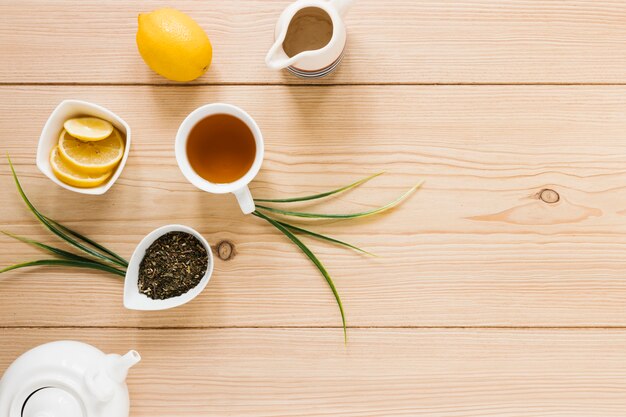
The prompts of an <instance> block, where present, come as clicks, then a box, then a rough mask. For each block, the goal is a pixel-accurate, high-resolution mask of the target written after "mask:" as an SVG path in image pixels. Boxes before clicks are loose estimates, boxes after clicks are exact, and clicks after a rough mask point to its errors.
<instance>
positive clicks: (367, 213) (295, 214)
mask: <svg viewBox="0 0 626 417" xmlns="http://www.w3.org/2000/svg"><path fill="white" fill-rule="evenodd" d="M422 184H423V182H420V183H418V184H417V185H415V186H413V187H411V189H410V190H409V191H407V192H406V193H404V194H402V195H401V196H400V197H398V198H397V199H395V200H393V201H391V202H389V203H387V204H385V205H384V206H381V207H378V208H375V209H372V210H368V211H363V212H360V213H348V214H325V213H307V212H301V211H289V210H282V209H277V208H274V207H268V206H263V205H258V204H257V206H256V208H257V209H261V210H265V211H269V212H271V213H276V214H281V215H283V216H290V217H302V218H309V219H339V220H344V219H358V218H363V217H369V216H373V215H375V214H379V213H382V212H385V211H387V210H390V209H392V208H393V207H396V206H397V205H399V204H400V203H402V202H403V201H404V200H406V199H407V198H408V197H409V196H410V195H411V194H413V192H415V191H416V190H417V189H418V188H420V187H421V186H422Z"/></svg>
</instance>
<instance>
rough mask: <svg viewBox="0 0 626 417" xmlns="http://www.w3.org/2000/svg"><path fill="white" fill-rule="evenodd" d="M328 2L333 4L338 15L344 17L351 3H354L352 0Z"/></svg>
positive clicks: (332, 0)
mask: <svg viewBox="0 0 626 417" xmlns="http://www.w3.org/2000/svg"><path fill="white" fill-rule="evenodd" d="M330 3H331V4H332V5H333V7H334V8H335V10H337V12H338V13H339V15H340V16H341V17H344V16H345V15H346V14H347V13H348V10H349V9H350V7H351V6H352V3H354V0H331V2H330Z"/></svg>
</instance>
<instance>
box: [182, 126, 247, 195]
mask: <svg viewBox="0 0 626 417" xmlns="http://www.w3.org/2000/svg"><path fill="white" fill-rule="evenodd" d="M255 156H256V142H255V140H254V135H253V133H252V131H251V130H250V128H249V127H248V125H247V124H245V123H244V122H243V121H242V120H240V119H238V118H237V117H235V116H231V115H229V114H214V115H211V116H208V117H206V118H204V119H202V120H200V121H199V122H198V123H197V124H196V125H195V126H194V127H193V128H192V129H191V132H190V133H189V137H188V139H187V158H188V160H189V164H190V165H191V167H192V168H193V170H194V171H196V173H197V174H198V175H199V176H201V177H202V178H204V179H205V180H207V181H210V182H212V183H215V184H226V183H231V182H233V181H236V180H238V179H239V178H241V177H243V176H244V175H245V174H246V173H247V172H248V171H249V170H250V168H251V167H252V163H253V162H254V158H255Z"/></svg>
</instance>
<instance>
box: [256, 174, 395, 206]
mask: <svg viewBox="0 0 626 417" xmlns="http://www.w3.org/2000/svg"><path fill="white" fill-rule="evenodd" d="M384 173H385V172H384V171H382V172H377V173H376V174H373V175H370V176H369V177H365V178H363V179H360V180H358V181H355V182H353V183H352V184H348V185H346V186H345V187H341V188H337V189H336V190H332V191H327V192H325V193H320V194H313V195H307V196H303V197H293V198H279V199H271V198H257V199H255V200H254V201H256V202H260V203H296V202H300V201H310V200H317V199H320V198H324V197H329V196H331V195H335V194H339V193H342V192H345V191H348V190H351V189H353V188H356V187H358V186H360V185H362V184H364V183H366V182H368V181H370V180H372V179H374V178H376V177H378V176H379V175H382V174H384Z"/></svg>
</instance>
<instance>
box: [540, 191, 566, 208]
mask: <svg viewBox="0 0 626 417" xmlns="http://www.w3.org/2000/svg"><path fill="white" fill-rule="evenodd" d="M539 199H540V200H541V201H543V202H544V203H548V204H554V203H556V202H558V201H559V200H560V199H561V196H559V193H557V192H556V191H554V190H552V189H550V188H544V189H543V190H541V191H540V192H539Z"/></svg>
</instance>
